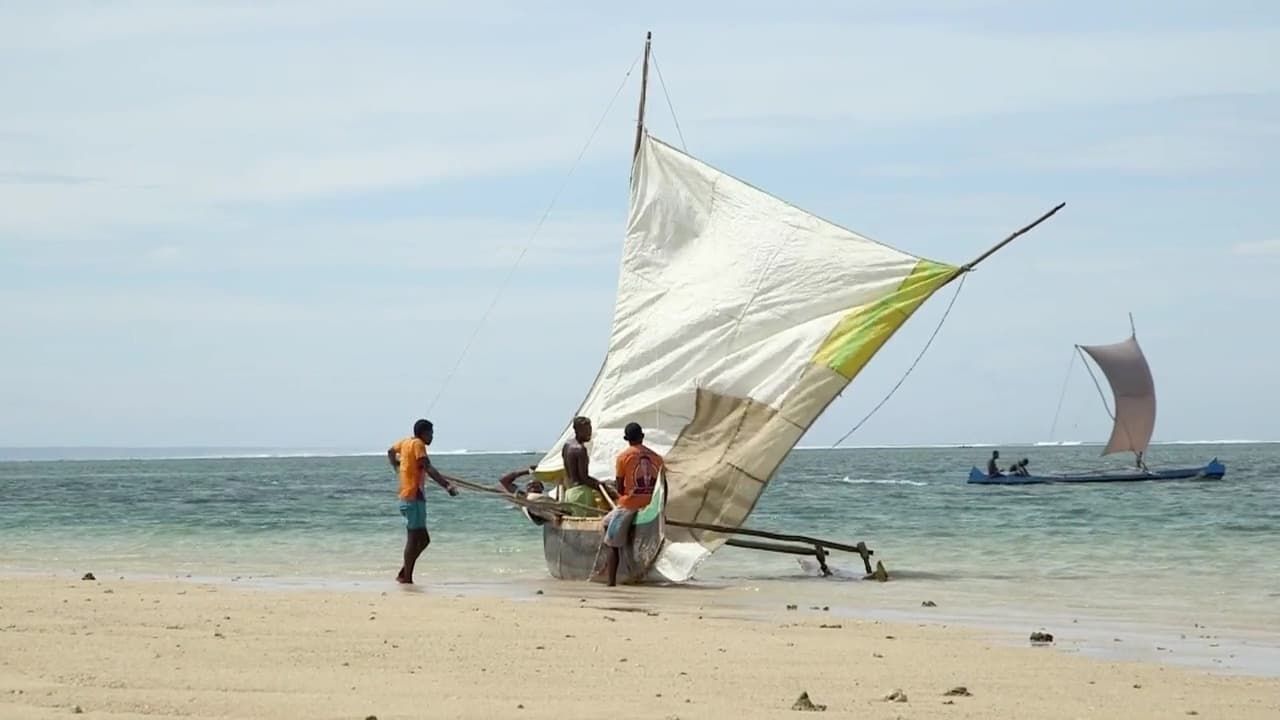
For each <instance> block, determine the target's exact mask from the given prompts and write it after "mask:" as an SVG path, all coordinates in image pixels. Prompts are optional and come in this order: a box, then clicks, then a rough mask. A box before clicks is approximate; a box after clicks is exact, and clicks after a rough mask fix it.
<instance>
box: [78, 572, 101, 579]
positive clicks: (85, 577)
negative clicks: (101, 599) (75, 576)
mask: <svg viewBox="0 0 1280 720" xmlns="http://www.w3.org/2000/svg"><path fill="white" fill-rule="evenodd" d="M80 579H81V580H97V579H98V578H96V577H94V576H93V573H85V574H84V577H82V578H80Z"/></svg>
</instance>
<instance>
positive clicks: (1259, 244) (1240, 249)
mask: <svg viewBox="0 0 1280 720" xmlns="http://www.w3.org/2000/svg"><path fill="white" fill-rule="evenodd" d="M1231 253H1232V254H1233V255H1245V256H1250V257H1258V256H1280V238H1275V239H1273V240H1258V241H1255V242H1243V243H1236V244H1235V245H1232V246H1231Z"/></svg>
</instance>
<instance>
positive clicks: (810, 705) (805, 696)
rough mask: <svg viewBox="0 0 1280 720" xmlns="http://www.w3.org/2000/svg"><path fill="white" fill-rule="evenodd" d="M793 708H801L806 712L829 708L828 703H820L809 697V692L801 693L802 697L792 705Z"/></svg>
mask: <svg viewBox="0 0 1280 720" xmlns="http://www.w3.org/2000/svg"><path fill="white" fill-rule="evenodd" d="M791 709H792V710H801V711H805V712H823V711H825V710H826V709H827V706H826V705H818V704H816V703H814V702H813V701H812V700H810V699H809V693H808V692H802V693H800V697H798V698H796V701H795V702H794V703H792V705H791Z"/></svg>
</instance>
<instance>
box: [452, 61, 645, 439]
mask: <svg viewBox="0 0 1280 720" xmlns="http://www.w3.org/2000/svg"><path fill="white" fill-rule="evenodd" d="M638 62H640V56H639V55H637V56H636V59H635V60H632V61H631V67H629V68H627V73H626V74H625V75H623V76H622V82H620V83H618V89H617V90H615V91H614V93H613V98H612V99H610V100H609V104H608V105H606V106H605V109H604V112H603V113H601V115H600V119H599V120H597V121H596V126H595V127H594V128H592V130H591V134H590V135H589V136H588V137H587V141H586V143H584V144H583V146H582V149H581V150H579V151H578V157H577V158H575V159H574V161H573V164H572V165H570V166H569V172H567V173H565V176H564V178H563V179H562V180H561V181H560V187H558V188H556V191H555V194H554V195H552V196H551V202H550V203H548V204H547V208H546V209H545V210H543V212H542V217H540V218H538V222H537V224H536V225H534V227H533V232H532V233H530V234H529V238H528V239H527V240H525V243H524V247H522V248H521V249H520V254H519V255H517V256H516V259H515V261H514V262H513V263H511V266H510V267H509V268H507V274H506V277H504V278H503V279H502V282H501V283H500V284H499V285H498V290H497V292H495V293H494V295H493V300H492V301H490V303H489V306H488V307H487V308H485V311H484V314H482V315H481V316H480V320H479V321H478V322H477V323H476V324H475V327H474V328H472V330H471V337H470V339H468V340H467V343H466V344H465V345H463V346H462V352H460V353H459V354H458V360H457V362H455V363H454V364H453V368H452V369H450V370H449V374H448V375H445V378H444V380H443V381H442V382H441V383H440V389H439V390H437V391H436V394H435V397H433V398H431V402H430V404H428V405H427V413H428V414H430V413H431V411H432V410H434V409H435V407H436V403H437V402H439V401H440V396H441V395H443V394H444V391H445V389H446V388H448V387H449V383H450V382H452V381H453V376H454V375H456V374H457V372H458V368H460V367H462V361H463V360H464V359H466V357H467V353H469V352H470V351H471V346H472V345H473V344H474V343H475V341H476V337H477V336H479V335H480V329H481V327H483V326H484V324H485V321H487V320H488V319H489V314H490V313H492V312H493V309H494V308H495V307H497V305H498V300H499V299H500V298H501V297H502V293H503V291H504V290H506V289H507V285H508V284H509V283H510V282H511V278H512V277H513V276H514V275H515V273H516V268H517V267H519V265H520V261H522V260H524V256H525V255H526V254H527V253H528V252H529V248H530V247H532V246H533V240H534V238H536V237H537V236H538V233H539V232H541V230H542V226H543V225H544V224H546V222H547V218H548V217H550V215H551V211H552V210H553V209H555V206H556V203H557V202H558V201H559V200H560V195H561V194H562V193H564V189H565V187H567V186H568V184H569V179H570V178H571V177H573V173H574V171H576V170H577V169H578V165H580V164H582V158H583V156H585V155H586V154H587V150H588V149H590V147H591V143H592V142H593V141H595V139H596V134H597V133H599V132H600V127H601V126H602V125H604V121H605V120H606V119H607V118H608V117H609V112H610V111H611V110H613V104H614V103H615V102H617V100H618V96H619V95H621V94H622V90H623V88H625V87H626V86H627V80H628V79H630V78H631V73H632V72H633V71H634V70H635V69H636V63H638Z"/></svg>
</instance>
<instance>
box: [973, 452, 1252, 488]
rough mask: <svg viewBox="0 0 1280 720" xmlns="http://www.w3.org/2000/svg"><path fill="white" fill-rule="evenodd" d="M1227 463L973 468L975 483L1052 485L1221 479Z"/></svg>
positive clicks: (1214, 460)
mask: <svg viewBox="0 0 1280 720" xmlns="http://www.w3.org/2000/svg"><path fill="white" fill-rule="evenodd" d="M1226 473H1227V467H1226V466H1225V465H1223V464H1222V463H1220V462H1218V459H1217V458H1214V459H1213V460H1210V461H1209V463H1208V464H1206V465H1203V466H1201V467H1194V468H1174V469H1170V470H1151V471H1148V472H1143V471H1137V470H1135V471H1132V472H1122V473H1086V474H1079V475H1029V476H1018V475H1002V476H1000V477H988V476H987V474H986V473H985V472H983V471H981V470H979V469H978V468H976V467H975V468H972V469H971V470H969V481H968V482H969V484H971V485H1049V484H1061V483H1104V482H1147V481H1152V480H1221V479H1222V477H1223V476H1224V475H1226Z"/></svg>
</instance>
